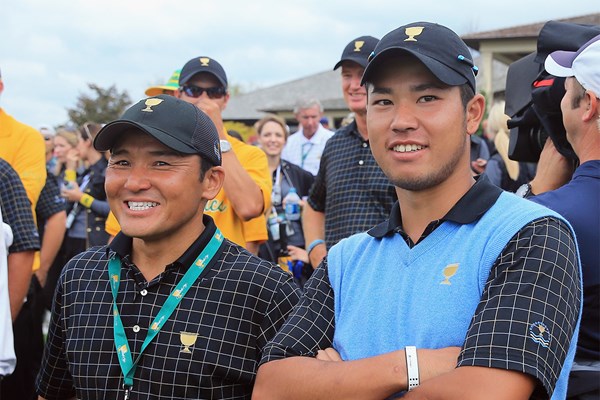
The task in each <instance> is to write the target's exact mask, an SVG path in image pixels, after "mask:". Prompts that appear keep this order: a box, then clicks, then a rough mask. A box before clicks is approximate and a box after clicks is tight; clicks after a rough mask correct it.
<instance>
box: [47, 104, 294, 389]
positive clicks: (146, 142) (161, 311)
mask: <svg viewBox="0 0 600 400" xmlns="http://www.w3.org/2000/svg"><path fill="white" fill-rule="evenodd" d="M94 146H95V148H96V149H98V150H100V151H110V152H111V156H110V161H109V166H108V169H107V171H106V194H107V197H108V201H109V203H110V206H111V209H112V210H113V211H114V213H115V216H116V217H117V219H118V221H119V223H120V225H121V229H122V230H121V233H119V234H118V235H117V236H116V237H115V239H114V240H113V241H112V242H111V243H110V245H109V246H108V247H107V246H103V247H94V248H91V249H90V250H88V251H86V252H84V253H81V254H80V255H78V256H76V257H75V258H73V259H72V260H71V261H70V262H69V263H68V264H67V265H66V266H65V268H64V269H63V273H62V275H61V277H60V280H59V282H58V285H57V290H56V297H55V302H54V308H53V310H52V319H51V323H50V329H49V335H48V343H47V347H46V352H45V355H44V360H43V367H42V370H41V372H40V374H39V376H38V382H37V390H38V393H39V394H40V395H41V396H42V397H44V398H47V399H66V398H73V397H77V398H80V399H100V398H118V397H121V396H123V397H124V398H134V399H141V398H144V399H183V398H186V399H191V398H193V399H214V398H219V399H233V398H236V399H239V398H249V397H250V394H251V390H252V385H253V383H254V377H255V370H256V365H257V363H258V361H259V359H260V357H261V355H262V348H263V347H264V345H265V344H266V342H267V341H268V340H269V339H270V338H271V337H272V336H273V334H274V333H275V331H276V330H277V328H278V327H279V326H280V325H281V324H282V322H283V321H284V319H285V317H286V315H287V314H288V313H289V311H290V310H291V309H292V307H293V305H294V304H295V303H296V301H297V299H298V294H297V288H296V287H295V284H294V283H293V282H292V278H291V277H290V276H289V275H287V274H286V273H284V272H283V271H281V270H279V269H277V268H273V266H272V265H271V264H269V263H267V262H265V261H263V260H261V259H259V258H257V257H254V256H252V255H250V254H249V253H248V252H247V251H245V250H243V249H242V248H241V247H240V246H237V245H235V244H234V243H232V242H230V241H229V240H227V239H225V238H224V237H223V235H222V234H221V233H220V231H219V229H218V228H217V227H216V226H215V224H214V222H213V220H212V218H210V217H209V216H206V215H203V212H202V210H203V209H204V206H205V204H206V202H207V201H209V200H210V199H212V198H213V197H214V196H215V195H216V194H217V193H218V192H219V190H220V189H221V186H222V185H223V179H224V178H225V176H224V175H225V174H224V171H223V167H221V150H220V146H219V134H218V132H217V130H216V128H215V125H214V124H213V122H212V121H211V120H210V118H209V117H208V116H207V115H206V114H205V113H204V112H202V111H200V109H198V108H197V107H195V106H193V105H191V104H189V103H186V102H184V101H182V100H179V99H177V98H175V97H172V96H167V95H159V96H156V97H151V98H148V99H144V100H141V101H140V102H138V103H137V104H135V105H134V106H132V107H131V108H129V109H128V110H127V111H126V112H125V113H124V114H123V116H122V117H121V119H118V120H116V121H113V122H111V123H109V124H108V125H106V126H105V127H104V128H102V130H101V131H100V132H99V133H98V135H97V136H96V139H95V141H94Z"/></svg>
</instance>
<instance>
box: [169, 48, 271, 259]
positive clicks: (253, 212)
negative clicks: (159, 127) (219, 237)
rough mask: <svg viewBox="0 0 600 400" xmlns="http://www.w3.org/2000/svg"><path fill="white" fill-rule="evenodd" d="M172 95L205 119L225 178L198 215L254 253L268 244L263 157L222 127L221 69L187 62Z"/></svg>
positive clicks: (208, 61)
mask: <svg viewBox="0 0 600 400" xmlns="http://www.w3.org/2000/svg"><path fill="white" fill-rule="evenodd" d="M177 96H178V97H179V98H181V99H182V100H185V101H187V102H189V103H192V104H194V105H195V106H197V107H198V108H200V109H201V110H202V111H204V112H205V113H206V114H208V116H209V117H210V118H211V119H212V121H213V122H214V124H215V126H216V127H217V132H218V133H219V140H220V144H221V151H222V152H223V168H224V169H225V172H226V178H225V182H224V183H223V189H222V190H221V191H220V192H219V193H218V194H217V195H216V196H215V198H214V199H212V200H210V201H209V202H208V203H207V205H206V208H205V210H204V211H205V212H206V213H207V214H208V215H210V216H211V217H213V218H214V220H215V223H216V224H217V226H218V227H219V229H221V231H222V232H223V234H224V235H225V237H227V238H228V239H230V240H231V241H233V242H234V243H237V244H239V245H241V246H246V247H247V248H248V250H250V251H251V252H252V253H254V254H256V253H257V251H258V245H259V244H260V243H261V242H264V241H266V240H267V239H268V234H267V228H266V227H267V222H266V220H265V217H264V212H265V210H267V209H269V208H270V202H271V177H270V173H269V166H268V163H267V157H266V155H265V154H264V152H263V151H262V150H260V149H259V148H257V147H255V146H251V145H248V144H246V143H244V142H241V141H239V140H237V139H234V138H233V137H231V136H230V135H229V134H228V133H227V130H226V129H225V127H224V126H223V118H222V117H221V112H222V111H223V110H224V109H225V107H226V106H227V102H228V101H229V93H228V91H227V75H226V74H225V70H224V69H223V67H222V66H221V64H219V63H218V62H217V60H215V59H212V58H210V57H196V58H193V59H191V60H189V61H188V62H187V63H186V64H185V65H184V66H183V68H182V69H181V75H180V76H179V91H178V92H177Z"/></svg>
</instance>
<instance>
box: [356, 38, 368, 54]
mask: <svg viewBox="0 0 600 400" xmlns="http://www.w3.org/2000/svg"><path fill="white" fill-rule="evenodd" d="M364 45H365V41H364V40H357V41H356V42H354V51H356V52H360V49H361V48H362V47H363V46H364Z"/></svg>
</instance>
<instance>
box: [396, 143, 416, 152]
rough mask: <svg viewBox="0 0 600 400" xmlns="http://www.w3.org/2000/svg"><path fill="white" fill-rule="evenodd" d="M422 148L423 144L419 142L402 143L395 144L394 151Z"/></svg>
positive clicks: (409, 150)
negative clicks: (418, 143)
mask: <svg viewBox="0 0 600 400" xmlns="http://www.w3.org/2000/svg"><path fill="white" fill-rule="evenodd" d="M422 148H423V146H420V145H417V144H407V145H404V144H400V145H398V146H394V151H397V152H398V153H408V152H411V151H417V150H421V149H422Z"/></svg>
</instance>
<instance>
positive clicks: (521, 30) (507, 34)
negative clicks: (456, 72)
mask: <svg viewBox="0 0 600 400" xmlns="http://www.w3.org/2000/svg"><path fill="white" fill-rule="evenodd" d="M557 21H560V22H571V23H574V24H584V25H600V13H596V14H587V15H581V16H578V17H572V18H564V19H558V20H557ZM546 22H548V21H543V22H537V23H534V24H528V25H518V26H513V27H509V28H503V29H496V30H492V31H484V32H474V33H468V34H466V35H462V36H461V38H462V39H463V40H464V41H465V43H466V44H467V46H469V47H470V48H472V49H475V50H479V46H480V43H481V41H485V40H505V39H532V38H537V37H538V35H539V33H540V31H541V30H542V28H543V27H544V25H545V24H546Z"/></svg>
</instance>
